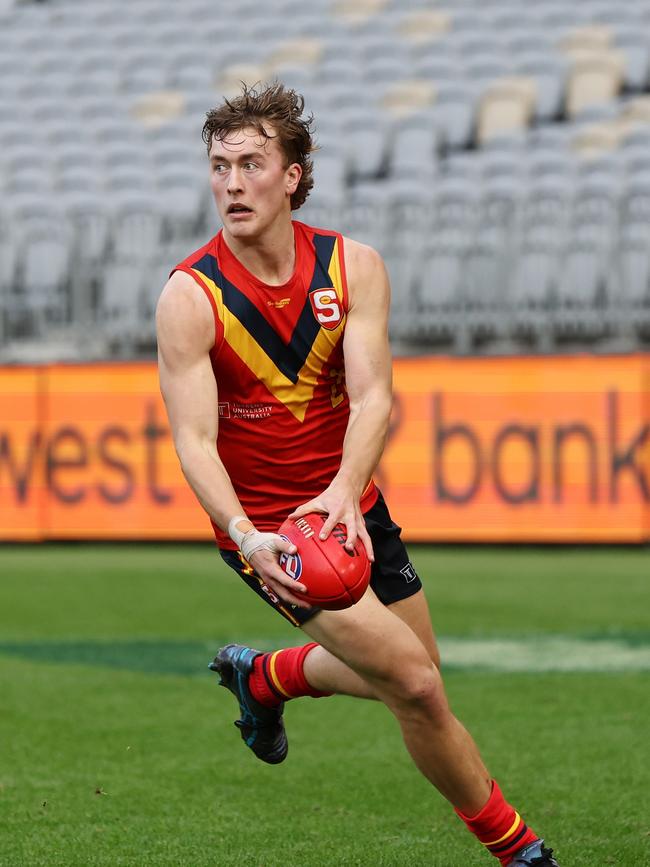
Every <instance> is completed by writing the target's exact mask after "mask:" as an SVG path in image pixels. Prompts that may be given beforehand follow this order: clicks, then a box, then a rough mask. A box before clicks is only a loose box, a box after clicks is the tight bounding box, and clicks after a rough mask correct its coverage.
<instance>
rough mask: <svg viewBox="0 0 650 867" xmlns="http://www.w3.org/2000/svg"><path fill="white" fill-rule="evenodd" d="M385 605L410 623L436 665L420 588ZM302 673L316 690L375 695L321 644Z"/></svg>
mask: <svg viewBox="0 0 650 867" xmlns="http://www.w3.org/2000/svg"><path fill="white" fill-rule="evenodd" d="M388 607H389V610H390V611H392V612H393V613H394V614H396V615H397V616H398V617H399V618H400V620H403V621H404V623H406V624H408V625H409V626H410V627H411V629H412V630H413V632H414V633H415V634H416V635H417V637H418V638H419V639H420V641H421V642H422V644H423V645H424V648H425V649H426V651H427V653H428V654H429V656H430V658H431V660H432V661H433V663H434V664H435V666H436V667H437V668H439V667H440V654H439V652H438V645H437V644H436V639H435V637H434V634H433V629H432V628H431V618H430V616H429V607H428V605H427V602H426V598H425V596H424V592H423V591H422V590H420V591H419V592H418V593H416V594H415V595H413V596H410V597H409V598H408V599H402V600H400V601H399V602H395V603H393V604H392V605H390V606H388ZM305 631H307V630H305ZM304 674H305V677H306V678H307V680H308V682H309V683H310V684H311V686H313V687H314V688H315V689H317V690H319V692H333V693H336V694H337V695H351V696H354V697H355V698H368V699H379V696H378V695H377V693H376V692H375V690H374V688H373V687H372V686H371V684H370V683H368V681H367V680H365V679H364V678H363V677H362V676H361V675H359V674H357V673H356V672H355V671H353V670H352V669H351V668H350V666H349V665H346V664H345V663H344V662H341V660H340V659H337V657H336V656H334V655H333V654H331V653H330V652H329V651H328V650H325V648H324V647H316V648H314V650H312V651H311V653H310V654H309V655H308V656H307V658H306V659H305V666H304Z"/></svg>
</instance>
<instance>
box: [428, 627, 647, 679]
mask: <svg viewBox="0 0 650 867" xmlns="http://www.w3.org/2000/svg"><path fill="white" fill-rule="evenodd" d="M439 643H440V653H441V656H442V664H443V667H444V666H445V665H446V666H449V668H458V669H462V668H474V669H482V670H485V671H522V672H529V671H650V646H649V645H647V644H645V645H639V646H634V645H630V644H628V643H627V642H625V641H623V640H617V639H602V638H600V639H587V638H571V637H569V636H567V637H563V636H539V637H533V636H530V637H526V638H512V639H510V638H476V639H474V638H440V640H439Z"/></svg>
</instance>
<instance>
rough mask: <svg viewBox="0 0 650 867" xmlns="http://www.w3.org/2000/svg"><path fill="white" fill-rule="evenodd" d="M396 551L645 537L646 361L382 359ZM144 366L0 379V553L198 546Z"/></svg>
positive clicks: (43, 370) (53, 368)
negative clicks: (84, 542)
mask: <svg viewBox="0 0 650 867" xmlns="http://www.w3.org/2000/svg"><path fill="white" fill-rule="evenodd" d="M377 478H378V481H379V483H380V485H381V487H382V489H383V491H384V494H385V496H386V499H387V501H388V503H389V506H390V508H391V511H392V513H393V516H394V518H395V520H396V521H397V522H398V523H400V524H401V525H402V526H403V527H404V537H405V538H406V539H411V540H418V541H480V542H502V541H503V542H507V541H521V542H528V541H531V542H534V541H539V542H641V541H647V540H650V356H648V355H640V354H639V355H629V356H606V357H600V356H599V357H593V356H578V357H545V358H541V357H534V358H533V357H531V358H521V357H517V358H489V359H488V358H472V359H458V358H444V357H427V358H413V359H397V360H396V362H395V409H394V413H393V418H392V423H391V431H390V436H389V440H388V444H387V447H386V451H385V454H384V458H383V460H382V462H381V465H380V467H379V471H378V473H377ZM211 538H212V533H211V530H210V526H209V522H208V520H207V518H206V516H205V515H204V513H203V511H202V510H201V508H200V507H199V505H198V504H197V502H196V500H195V498H194V496H193V494H192V492H191V491H190V489H189V487H188V485H187V483H186V482H185V479H184V478H183V475H182V473H181V471H180V468H179V465H178V460H177V457H176V454H175V451H174V448H173V443H172V441H171V435H170V431H169V427H168V424H167V420H166V415H165V410H164V406H163V403H162V400H161V398H160V394H159V391H158V381H157V373H156V368H155V365H154V364H152V363H125V364H117V363H116V364H92V365H90V364H89V365H50V366H42V367H6V368H0V540H25V541H36V540H45V539H178V540H183V539H187V540H191V539H194V540H199V539H211Z"/></svg>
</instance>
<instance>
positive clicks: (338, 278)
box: [327, 238, 345, 315]
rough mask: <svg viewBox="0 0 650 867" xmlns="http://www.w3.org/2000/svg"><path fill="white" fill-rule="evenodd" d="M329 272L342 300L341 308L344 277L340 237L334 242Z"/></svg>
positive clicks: (341, 300)
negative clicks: (342, 273)
mask: <svg viewBox="0 0 650 867" xmlns="http://www.w3.org/2000/svg"><path fill="white" fill-rule="evenodd" d="M327 273H328V274H329V276H330V280H331V281H332V283H333V284H334V288H335V289H336V294H337V296H338V299H339V301H340V302H341V309H343V277H342V275H341V260H340V258H339V240H338V238H337V239H336V241H335V242H334V248H333V250H332V258H331V259H330V263H329V266H328V268H327ZM344 315H345V314H344Z"/></svg>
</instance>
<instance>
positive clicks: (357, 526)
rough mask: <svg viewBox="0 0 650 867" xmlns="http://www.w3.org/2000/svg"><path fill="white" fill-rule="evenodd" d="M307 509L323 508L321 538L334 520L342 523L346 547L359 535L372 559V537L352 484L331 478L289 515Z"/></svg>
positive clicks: (320, 510)
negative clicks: (323, 519) (324, 487)
mask: <svg viewBox="0 0 650 867" xmlns="http://www.w3.org/2000/svg"><path fill="white" fill-rule="evenodd" d="M310 512H324V513H325V514H326V515H327V520H326V521H325V523H324V524H323V529H322V530H321V532H320V537H321V539H327V537H328V536H329V534H330V533H331V532H332V530H333V529H334V527H336V525H337V524H343V525H344V527H345V529H346V535H347V539H346V542H345V547H346V548H347V550H348V551H352V549H353V548H354V544H355V542H356V541H357V539H360V540H361V541H362V543H363V546H364V548H365V549H366V552H367V554H368V559H369V560H370V562H371V563H374V561H375V555H374V552H373V550H372V541H371V540H370V536H369V535H368V531H367V530H366V522H365V521H364V519H363V515H362V514H361V507H360V505H359V497H358V496H357V495H356V494H355V493H354V491H353V489H352V487H351V485H348V484H346V483H345V482H343V481H339V480H337V479H334V480H333V481H332V483H331V484H330V485H329V487H327V488H326V489H325V490H324V491H323V493H322V494H319V495H318V496H317V497H314V498H313V499H311V500H308V501H307V502H306V503H302V505H300V506H298V508H297V509H294V511H293V512H292V513H291V514H290V515H289V517H290V518H300V517H301V516H302V515H308V514H309V513H310Z"/></svg>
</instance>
